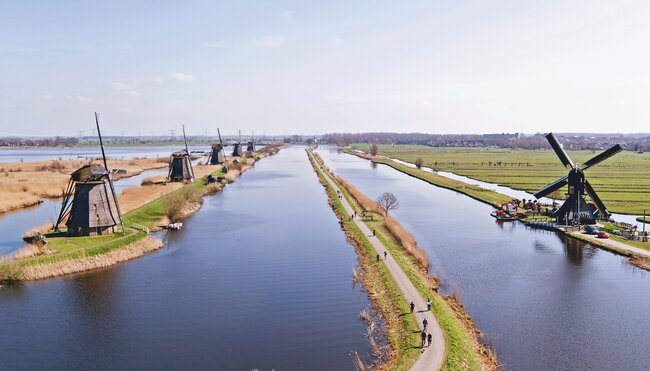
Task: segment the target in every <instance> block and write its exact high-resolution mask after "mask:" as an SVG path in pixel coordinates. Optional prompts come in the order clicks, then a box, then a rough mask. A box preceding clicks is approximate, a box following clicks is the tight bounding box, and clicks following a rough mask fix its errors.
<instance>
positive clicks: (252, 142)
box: [246, 133, 255, 152]
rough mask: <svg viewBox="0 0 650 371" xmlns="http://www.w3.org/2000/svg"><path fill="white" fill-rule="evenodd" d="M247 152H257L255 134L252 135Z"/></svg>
mask: <svg viewBox="0 0 650 371" xmlns="http://www.w3.org/2000/svg"><path fill="white" fill-rule="evenodd" d="M246 150H247V151H248V152H255V134H253V133H251V140H250V141H249V142H248V146H247V147H246Z"/></svg>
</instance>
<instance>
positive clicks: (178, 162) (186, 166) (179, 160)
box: [167, 125, 194, 183]
mask: <svg viewBox="0 0 650 371" xmlns="http://www.w3.org/2000/svg"><path fill="white" fill-rule="evenodd" d="M183 141H184V142H185V149H181V150H180V151H176V152H174V153H172V155H171V158H170V159H169V173H168V174H167V181H170V182H185V183H192V182H193V181H194V170H193V169H192V159H191V157H190V151H189V149H188V148H187V138H186V137H185V125H183Z"/></svg>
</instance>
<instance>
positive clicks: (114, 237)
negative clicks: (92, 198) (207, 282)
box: [0, 171, 225, 267]
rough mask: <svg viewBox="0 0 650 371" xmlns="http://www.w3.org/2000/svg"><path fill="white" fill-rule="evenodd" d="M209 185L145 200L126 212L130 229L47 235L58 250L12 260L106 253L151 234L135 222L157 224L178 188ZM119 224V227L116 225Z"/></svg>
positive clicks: (24, 261)
mask: <svg viewBox="0 0 650 371" xmlns="http://www.w3.org/2000/svg"><path fill="white" fill-rule="evenodd" d="M212 175H213V176H224V175H225V174H224V173H222V172H221V171H216V172H214V173H212ZM206 187H207V184H206V183H205V181H204V179H201V180H198V181H196V182H194V183H191V184H187V185H185V186H184V187H182V188H180V189H178V190H176V191H174V192H171V193H169V194H167V195H165V196H163V197H161V198H158V199H156V200H154V201H151V202H149V203H147V204H144V205H142V206H140V207H138V208H136V209H134V210H132V211H130V212H128V213H126V214H125V215H124V225H125V227H126V228H127V231H126V233H121V232H119V233H113V234H110V235H104V236H88V237H51V238H48V239H47V248H48V249H49V250H50V251H52V252H54V254H48V255H39V256H35V257H31V258H26V259H21V260H17V261H12V262H8V263H3V264H0V266H2V265H5V264H8V265H15V266H21V267H25V266H28V265H33V264H45V263H52V262H57V261H62V260H70V259H77V258H81V257H88V256H93V255H99V254H105V253H107V252H109V251H111V250H114V249H117V248H120V247H124V246H126V245H129V244H131V243H133V242H135V241H138V240H139V239H141V238H144V237H146V236H147V234H146V233H145V232H143V231H137V230H134V229H130V228H131V226H132V225H133V224H134V223H137V224H141V225H144V226H146V227H148V228H154V227H156V226H157V224H158V223H159V222H160V220H161V219H162V218H163V217H164V216H165V199H166V198H167V197H169V196H170V195H171V194H173V193H176V192H183V191H185V190H187V189H197V190H200V191H204V190H205V188H206ZM116 228H119V227H116Z"/></svg>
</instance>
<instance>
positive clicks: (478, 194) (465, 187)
mask: <svg viewBox="0 0 650 371" xmlns="http://www.w3.org/2000/svg"><path fill="white" fill-rule="evenodd" d="M344 152H345V153H348V154H350V155H355V156H358V157H361V158H363V159H366V160H369V161H372V162H374V163H376V164H382V165H386V166H390V167H392V168H393V169H395V170H397V171H400V172H402V173H404V174H406V175H409V176H412V177H414V178H417V179H420V180H423V181H425V182H427V183H429V184H433V185H435V186H437V187H441V188H446V189H449V190H452V191H455V192H458V193H462V194H464V195H466V196H468V197H471V198H473V199H475V200H477V201H480V202H483V203H486V204H488V205H492V206H494V207H499V206H500V205H501V204H502V203H503V202H508V201H511V200H512V197H510V196H507V195H504V194H501V193H498V192H494V191H490V190H488V189H483V188H481V187H478V186H475V185H472V184H467V183H465V182H461V181H459V180H454V179H450V178H447V177H444V176H441V175H438V174H435V173H430V172H427V171H424V170H420V169H416V168H412V167H410V166H406V165H403V164H400V163H397V162H395V161H392V160H390V159H387V158H384V157H370V156H368V155H362V154H360V153H358V152H354V151H351V150H349V149H347V148H346V149H344Z"/></svg>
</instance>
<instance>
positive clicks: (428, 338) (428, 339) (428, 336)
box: [427, 333, 433, 346]
mask: <svg viewBox="0 0 650 371" xmlns="http://www.w3.org/2000/svg"><path fill="white" fill-rule="evenodd" d="M432 339H433V336H431V334H430V333H429V335H427V343H429V346H431V340H432Z"/></svg>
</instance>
